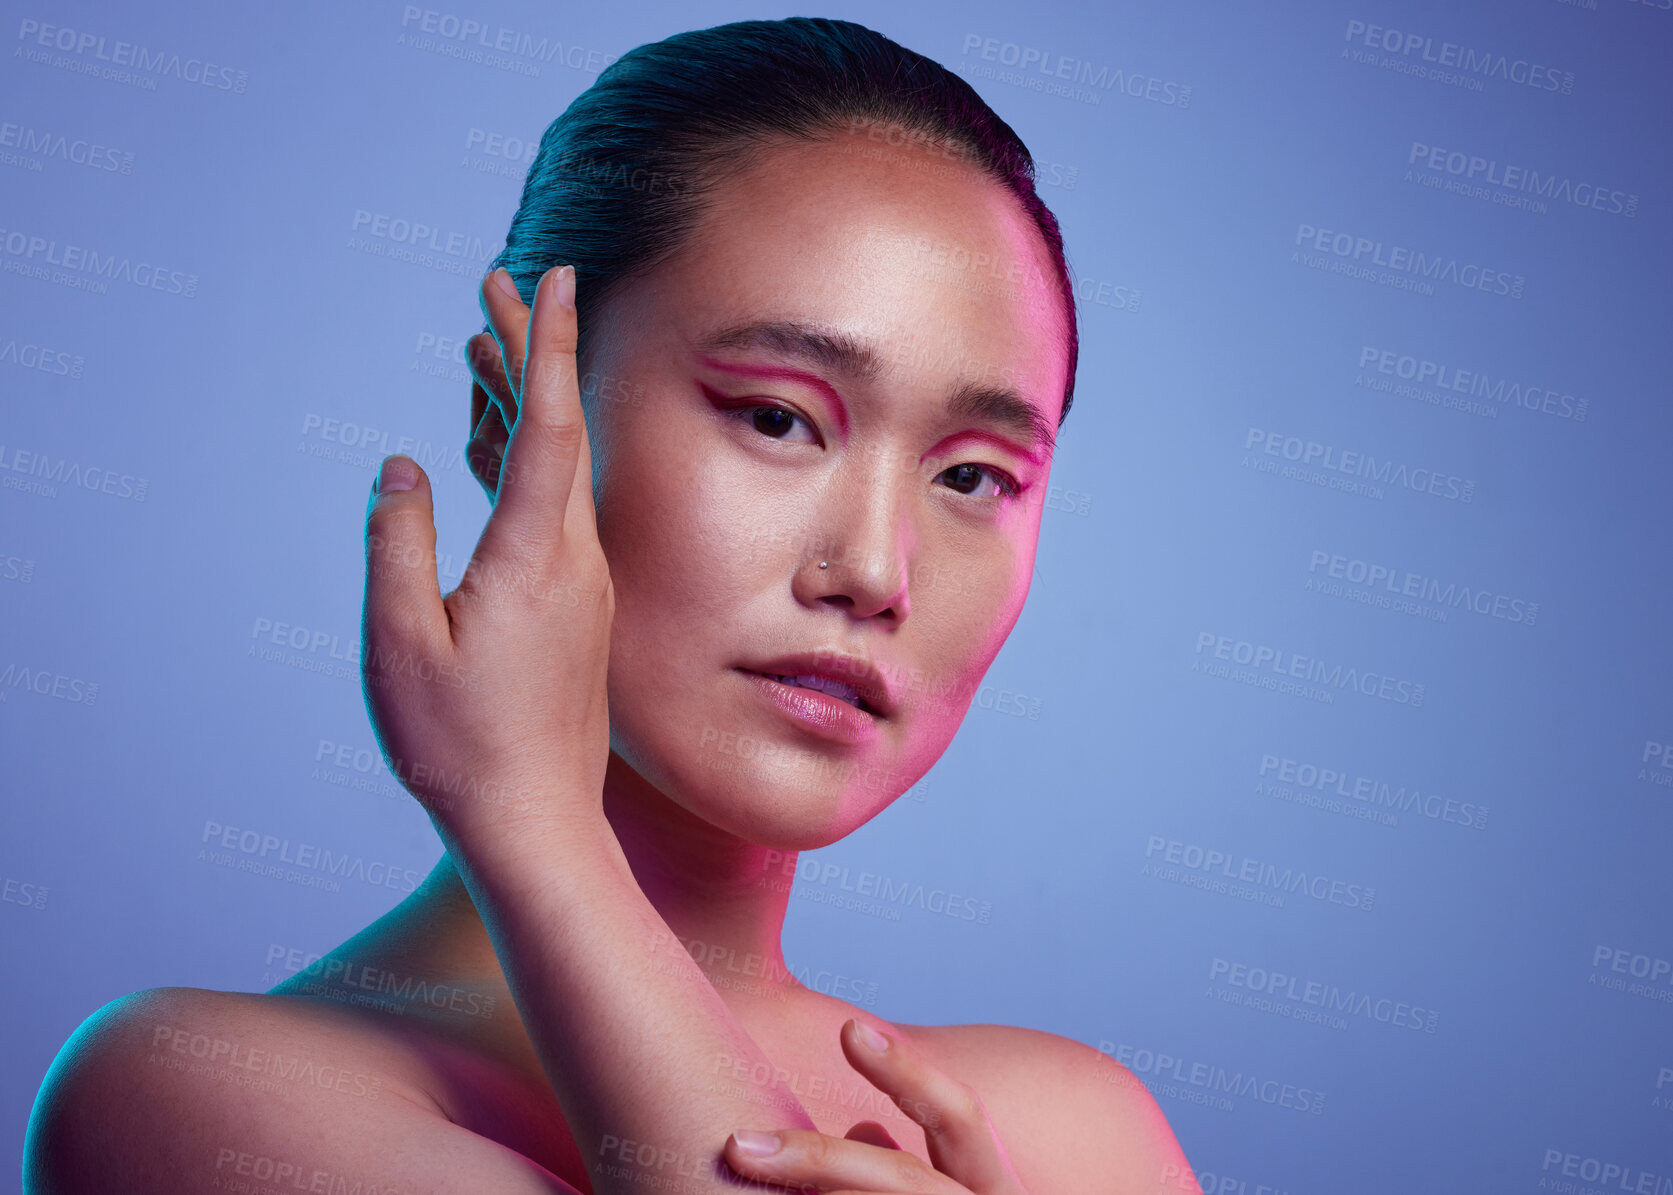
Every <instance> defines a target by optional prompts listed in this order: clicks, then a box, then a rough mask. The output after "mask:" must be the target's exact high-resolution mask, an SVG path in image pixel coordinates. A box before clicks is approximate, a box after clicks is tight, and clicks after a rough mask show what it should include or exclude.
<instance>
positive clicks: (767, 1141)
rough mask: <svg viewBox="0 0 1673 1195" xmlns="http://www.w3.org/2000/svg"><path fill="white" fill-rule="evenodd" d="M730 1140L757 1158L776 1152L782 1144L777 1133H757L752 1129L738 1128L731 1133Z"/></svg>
mask: <svg viewBox="0 0 1673 1195" xmlns="http://www.w3.org/2000/svg"><path fill="white" fill-rule="evenodd" d="M732 1140H734V1141H736V1142H737V1143H738V1148H739V1149H741V1150H743V1151H744V1152H745V1153H746V1154H750V1155H752V1156H753V1157H757V1158H764V1157H766V1156H767V1155H768V1154H776V1153H777V1152H778V1147H779V1146H780V1145H781V1144H782V1142H781V1141H779V1138H778V1134H777V1133H757V1132H756V1131H755V1130H754V1129H739V1130H737V1132H735V1133H733V1134H732Z"/></svg>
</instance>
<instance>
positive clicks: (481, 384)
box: [465, 328, 527, 430]
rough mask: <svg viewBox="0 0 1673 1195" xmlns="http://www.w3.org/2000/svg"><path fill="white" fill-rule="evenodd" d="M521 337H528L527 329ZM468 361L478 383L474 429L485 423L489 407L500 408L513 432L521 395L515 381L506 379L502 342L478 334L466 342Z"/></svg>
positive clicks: (473, 393) (487, 334) (473, 407)
mask: <svg viewBox="0 0 1673 1195" xmlns="http://www.w3.org/2000/svg"><path fill="white" fill-rule="evenodd" d="M521 335H524V336H527V329H526V328H525V329H524V330H523V332H522V333H521ZM465 360H466V362H467V363H468V364H469V366H470V371H471V380H472V381H473V382H474V383H475V385H474V386H473V387H472V389H471V427H472V428H475V427H476V425H477V424H478V423H481V422H482V416H483V414H484V413H485V411H486V409H487V408H489V407H497V408H498V409H499V411H500V417H501V419H503V420H504V421H505V426H506V428H507V430H509V429H511V428H512V427H513V426H515V425H516V423H517V394H516V392H515V391H514V390H513V389H512V386H511V379H510V378H508V377H506V376H505V361H504V359H502V358H501V356H500V342H499V341H498V340H495V339H494V334H493V333H492V332H478V333H477V334H476V335H475V336H472V337H471V338H470V339H469V340H467V341H465ZM479 404H480V405H479Z"/></svg>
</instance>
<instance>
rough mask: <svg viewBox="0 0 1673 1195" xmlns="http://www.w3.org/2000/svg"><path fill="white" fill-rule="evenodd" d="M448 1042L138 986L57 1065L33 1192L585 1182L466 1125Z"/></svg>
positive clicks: (40, 1102)
mask: <svg viewBox="0 0 1673 1195" xmlns="http://www.w3.org/2000/svg"><path fill="white" fill-rule="evenodd" d="M446 1049H447V1046H446V1044H445V1043H436V1044H435V1045H434V1046H430V1045H427V1044H422V1043H421V1040H420V1039H419V1038H418V1037H417V1036H416V1035H414V1034H413V1033H412V1032H411V1031H403V1030H402V1028H401V1027H400V1026H390V1027H388V1028H383V1027H381V1026H380V1025H379V1023H378V1021H377V1019H376V1018H372V1017H367V1016H363V1015H357V1014H356V1013H355V1012H353V1011H352V1010H348V1009H342V1008H336V1007H332V1006H329V1005H326V1004H322V1003H321V1002H318V1001H311V1000H308V999H306V998H300V997H292V996H274V995H255V994H252V993H240V992H216V991H207V990H204V989H200V988H153V989H149V990H146V991H141V992H135V993H133V994H132V995H129V996H125V997H123V998H122V999H120V1000H116V1001H113V1002H111V1003H110V1004H107V1005H105V1006H104V1007H103V1008H101V1009H99V1010H98V1011H97V1012H95V1013H94V1014H93V1015H92V1016H90V1017H88V1018H87V1019H86V1020H85V1021H84V1022H83V1023H82V1024H81V1026H80V1027H79V1028H78V1029H77V1030H76V1031H75V1033H74V1034H72V1035H71V1036H70V1038H69V1040H68V1041H67V1042H65V1044H64V1046H63V1048H62V1049H61V1050H60V1051H59V1054H58V1057H57V1058H56V1059H55V1060H54V1061H53V1064H52V1066H51V1067H50V1068H49V1070H48V1072H47V1075H46V1079H45V1081H44V1082H43V1083H42V1086H41V1090H40V1093H39V1094H38V1095H37V1097H36V1101H35V1108H34V1111H33V1114H32V1115H31V1117H30V1121H29V1127H28V1130H27V1136H26V1140H25V1143H24V1164H23V1178H24V1190H25V1191H26V1192H28V1193H29V1195H59V1193H65V1192H81V1191H106V1190H111V1189H121V1190H126V1191H133V1192H136V1193H141V1195H144V1193H149V1192H153V1191H155V1192H163V1191H170V1192H198V1191H211V1190H226V1189H228V1188H229V1187H235V1186H236V1184H237V1183H239V1182H243V1183H246V1184H248V1185H249V1186H250V1188H251V1189H255V1188H256V1187H260V1186H277V1187H280V1188H282V1189H289V1187H290V1186H295V1187H297V1188H299V1189H303V1190H308V1189H315V1190H326V1189H331V1190H335V1189H337V1185H338V1184H339V1182H340V1183H341V1185H343V1186H344V1187H345V1188H353V1187H355V1186H356V1184H358V1186H359V1189H360V1190H362V1191H377V1192H391V1193H393V1192H401V1191H415V1190H427V1189H435V1180H436V1179H437V1177H438V1176H439V1175H441V1174H443V1173H446V1172H449V1171H452V1170H455V1169H456V1170H457V1171H458V1173H459V1175H460V1177H461V1178H462V1179H463V1178H470V1179H475V1180H478V1181H480V1182H481V1183H483V1184H484V1185H485V1186H493V1187H495V1189H504V1190H509V1191H515V1192H568V1191H572V1190H574V1188H573V1187H571V1186H569V1185H567V1184H565V1183H564V1182H562V1181H561V1180H560V1179H558V1178H557V1177H556V1176H555V1175H553V1174H551V1173H550V1172H548V1171H546V1170H545V1169H543V1168H542V1167H540V1166H538V1165H536V1164H535V1163H534V1162H532V1161H530V1160H529V1159H528V1158H527V1157H524V1156H522V1155H520V1154H518V1153H516V1152H515V1151H513V1150H510V1149H507V1148H505V1147H504V1146H502V1145H500V1144H497V1143H496V1142H494V1141H491V1140H489V1139H488V1138H486V1137H483V1136H481V1135H479V1134H477V1133H474V1132H471V1131H469V1130H468V1129H466V1128H464V1127H462V1126H460V1125H457V1124H455V1123H453V1121H452V1120H451V1119H450V1118H449V1117H448V1115H447V1114H446V1111H445V1110H444V1108H443V1107H442V1104H441V1102H440V1101H438V1099H437V1098H436V1096H435V1095H434V1094H433V1092H434V1088H435V1083H436V1077H437V1075H438V1074H440V1073H443V1068H444V1066H445V1063H444V1062H442V1061H441V1060H438V1058H437V1057H435V1056H434V1055H433V1054H432V1053H431V1051H432V1050H436V1051H445V1050H446ZM316 1182H317V1183H320V1184H322V1185H319V1186H312V1185H311V1184H313V1183H316ZM496 1184H499V1185H496Z"/></svg>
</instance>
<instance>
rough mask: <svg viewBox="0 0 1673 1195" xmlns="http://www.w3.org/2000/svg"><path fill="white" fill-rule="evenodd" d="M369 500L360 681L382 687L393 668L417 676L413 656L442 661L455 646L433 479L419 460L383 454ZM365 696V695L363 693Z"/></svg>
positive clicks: (367, 684) (416, 658)
mask: <svg viewBox="0 0 1673 1195" xmlns="http://www.w3.org/2000/svg"><path fill="white" fill-rule="evenodd" d="M373 485H374V489H373V491H372V494H371V497H370V499H369V500H368V501H367V503H366V600H365V606H364V608H363V611H362V614H361V631H360V639H361V643H362V644H363V645H364V651H365V657H364V660H365V667H364V669H363V674H362V680H363V683H364V684H365V685H366V687H367V688H368V689H372V688H377V687H380V686H381V685H382V684H383V683H385V682H386V681H387V680H388V679H389V678H390V677H392V676H393V675H394V674H395V673H396V672H398V671H403V667H402V662H403V661H405V663H406V665H407V667H406V668H405V669H404V671H405V674H406V675H419V674H420V673H419V670H418V669H417V668H415V667H412V666H411V665H412V664H413V662H414V661H415V660H417V661H428V662H431V663H439V662H441V661H442V659H443V658H444V657H445V655H446V653H447V652H448V650H449V649H450V648H451V646H452V636H451V634H450V632H449V630H448V619H447V610H446V608H445V607H444V606H443V605H442V600H441V591H440V588H439V586H438V584H437V580H436V521H435V515H434V512H433V511H432V509H431V495H430V479H429V478H428V477H426V476H425V475H424V470H423V469H421V468H419V466H418V462H417V461H415V460H413V459H412V458H411V457H409V456H404V455H401V454H399V453H397V454H396V455H394V456H389V457H385V458H384V461H383V464H382V466H381V467H380V469H379V476H378V478H377V480H376V481H374V483H373ZM368 696H370V693H368Z"/></svg>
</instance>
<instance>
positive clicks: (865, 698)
mask: <svg viewBox="0 0 1673 1195" xmlns="http://www.w3.org/2000/svg"><path fill="white" fill-rule="evenodd" d="M742 667H743V669H744V671H746V672H754V673H756V674H757V675H759V676H765V677H768V678H770V679H772V680H776V681H778V682H779V683H780V684H784V685H791V686H793V687H796V688H801V689H813V690H816V691H817V692H820V693H825V694H828V695H830V696H832V697H835V698H836V699H837V700H839V701H844V702H847V703H848V704H849V705H851V706H853V707H854V708H855V709H858V710H860V711H862V712H864V713H867V714H870V715H871V716H872V717H874V718H887V717H890V716H891V715H893V713H894V712H895V709H896V705H897V702H896V700H895V696H894V693H893V691H892V690H891V688H890V685H889V682H888V679H887V678H886V677H885V675H884V673H883V672H882V671H881V670H879V669H878V667H877V665H875V664H873V663H872V662H871V661H870V660H866V659H863V658H861V657H859V656H851V655H844V654H842V653H840V652H835V651H814V652H800V653H797V654H795V655H789V656H781V657H779V658H778V659H775V660H766V661H763V662H761V663H759V664H745V665H742Z"/></svg>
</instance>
